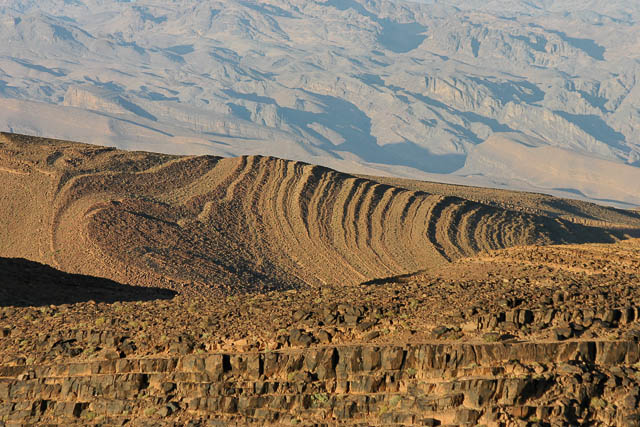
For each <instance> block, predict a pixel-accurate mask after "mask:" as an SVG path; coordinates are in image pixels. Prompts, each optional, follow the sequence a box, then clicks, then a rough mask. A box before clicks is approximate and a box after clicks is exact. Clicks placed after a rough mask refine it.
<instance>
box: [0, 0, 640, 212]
mask: <svg viewBox="0 0 640 427" xmlns="http://www.w3.org/2000/svg"><path fill="white" fill-rule="evenodd" d="M639 17H640V4H637V3H636V2H632V1H626V0H612V1H606V2H605V1H600V0H590V1H587V2H585V1H563V2H554V1H547V0H541V1H516V0H511V1H500V2H497V1H488V2H487V1H482V2H481V1H461V0H443V1H427V2H421V3H410V2H401V1H386V0H326V1H320V0H267V1H250V0H225V1H206V2H202V1H195V0H176V1H171V2H167V1H164V2H160V1H153V0H138V1H104V0H43V1H34V0H5V1H2V2H0V36H1V38H2V40H3V41H4V43H2V45H0V130H2V131H7V132H17V133H23V134H31V135H45V136H48V137H56V138H62V139H71V140H78V141H84V142H89V143H92V144H101V145H108V146H115V147H118V148H124V149H135V150H148V151H159V152H164V153H168V154H213V155H222V156H235V155H269V156H277V157H281V158H286V159H292V160H302V161H306V162H309V163H314V164H319V165H324V166H328V167H332V168H335V169H337V170H340V171H345V172H350V173H360V174H370V175H387V176H396V177H405V178H413V179H421V180H432V181H440V182H449V183H456V184H467V185H468V184H473V185H482V186H489V187H497V188H509V189H518V190H527V191H535V192H544V193H548V194H553V195H559V196H564V197H572V198H578V199H585V200H589V201H595V202H598V203H601V204H608V205H614V206H618V207H625V208H626V207H633V206H637V205H640V138H638V134H639V132H638V131H639V130H640V86H638V85H637V81H638V78H639V77H640V65H639V63H638V62H639V57H640V56H639V53H640V49H639V47H638V46H640V44H639V41H640V40H639V38H640V26H639V25H638V18H639Z"/></svg>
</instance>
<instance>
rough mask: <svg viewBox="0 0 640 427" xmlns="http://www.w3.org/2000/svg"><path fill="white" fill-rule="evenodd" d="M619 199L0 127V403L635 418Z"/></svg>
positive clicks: (423, 418)
mask: <svg viewBox="0 0 640 427" xmlns="http://www.w3.org/2000/svg"><path fill="white" fill-rule="evenodd" d="M639 238H640V213H639V212H638V211H631V210H621V209H614V208H608V207H603V206H599V205H594V204H590V203H586V202H580V201H574V200H568V199H559V198H554V197H551V196H546V195H542V194H533V193H518V192H511V191H503V190H492V189H483V188H472V187H462V186H453V185H444V184H435V183H428V182H418V181H410V180H402V179H393V178H383V177H372V176H355V175H349V174H345V173H340V172H336V171H334V170H331V169H327V168H323V167H319V166H313V165H309V164H305V163H300V162H294V161H287V160H281V159H276V158H271V157H261V156H249V157H239V158H219V157H211V156H202V157H188V156H169V155H162V154H154V153H143V152H125V151H120V150H116V149H113V148H106V147H98V146H91V145H85V144H79V143H73V142H66V141H57V140H50V139H42V138H34V137H27V136H22V135H15V134H1V135H0V425H7V426H8V425H24V424H38V425H41V424H59V425H70V424H77V425H193V426H195V425H265V424H268V425H363V426H367V425H469V426H471V425H481V424H484V425H494V426H499V425H505V426H511V425H514V426H521V425H522V426H547V425H553V426H556V425H557V426H560V425H602V426H606V425H620V426H622V425H625V426H637V425H640V411H638V404H639V402H640V344H639V340H640V239H639Z"/></svg>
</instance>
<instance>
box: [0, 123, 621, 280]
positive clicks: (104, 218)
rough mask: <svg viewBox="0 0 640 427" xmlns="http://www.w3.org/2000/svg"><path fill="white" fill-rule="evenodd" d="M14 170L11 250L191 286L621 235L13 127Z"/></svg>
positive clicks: (5, 151) (6, 247)
mask: <svg viewBox="0 0 640 427" xmlns="http://www.w3.org/2000/svg"><path fill="white" fill-rule="evenodd" d="M0 180H1V181H0V182H1V184H2V190H1V191H0V201H1V203H0V218H1V219H0V221H2V223H0V233H1V235H0V255H1V256H8V257H25V258H28V259H31V260H34V261H40V262H43V263H46V264H50V265H53V266H55V267H57V268H59V269H61V270H64V271H69V272H73V273H82V274H89V275H94V276H100V277H106V278H110V279H113V280H118V281H122V282H124V283H130V284H147V285H154V286H167V287H176V288H179V289H183V288H182V286H184V285H185V284H189V286H188V287H187V288H184V289H187V290H188V289H207V290H216V289H217V290H220V291H227V292H234V291H241V290H258V289H264V288H267V289H282V288H289V287H300V286H303V285H311V286H314V285H321V284H327V283H331V284H336V283H338V284H340V283H342V284H354V283H360V282H365V281H370V280H374V279H378V278H383V277H389V276H395V275H402V274H408V273H413V272H416V271H420V270H423V269H425V268H428V267H433V266H437V265H439V264H441V263H444V262H447V261H449V260H453V259H457V258H460V257H464V256H470V255H473V254H475V253H477V252H479V251H483V250H489V249H499V248H504V247H509V246H516V245H528V244H538V245H540V244H550V243H566V242H582V241H612V240H614V238H615V236H614V235H613V234H611V233H610V232H608V231H605V230H604V229H598V228H587V227H584V226H582V225H577V224H573V223H571V222H566V221H564V220H561V219H557V218H556V219H552V218H549V217H545V216H540V215H534V214H529V213H523V212H518V211H516V210H509V209H505V208H501V207H491V206H488V205H485V204H481V203H478V202H473V201H469V200H465V199H462V198H459V197H453V196H448V195H442V194H430V193H426V192H422V191H413V190H409V189H405V188H401V187H395V186H391V185H384V184H380V183H378V182H375V181H372V180H368V179H364V178H358V177H354V176H351V175H347V174H343V173H338V172H335V171H333V170H330V169H326V168H323V167H318V166H312V165H308V164H304V163H299V162H293V161H285V160H280V159H275V158H270V157H259V156H252V157H241V158H229V159H223V158H217V157H210V156H205V157H178V156H168V155H160V154H152V153H140V152H124V151H119V150H115V149H111V148H103V147H97V146H89V145H84V144H77V143H70V142H61V141H54V140H46V139H39V138H32V137H25V136H18V135H11V134H2V136H1V139H0ZM632 218H633V217H632ZM617 233H618V234H621V233H620V232H617Z"/></svg>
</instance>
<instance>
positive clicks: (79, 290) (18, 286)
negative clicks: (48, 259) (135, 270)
mask: <svg viewBox="0 0 640 427" xmlns="http://www.w3.org/2000/svg"><path fill="white" fill-rule="evenodd" d="M0 275H1V276H2V282H1V283H2V286H0V307H6V306H14V307H26V306H42V305H51V304H54V305H60V304H74V303H79V302H89V301H94V302H96V303H104V302H106V303H112V302H116V301H150V300H156V299H170V298H171V297H173V296H174V295H175V292H173V291H170V290H167V289H157V288H144V287H141V286H129V285H123V284H120V283H116V282H114V281H112V280H108V279H102V278H99V277H91V276H83V275H78V274H69V273H64V272H62V271H59V270H56V269H55V268H51V267H49V266H48V265H43V264H40V263H38V262H33V261H28V260H26V259H20V258H0Z"/></svg>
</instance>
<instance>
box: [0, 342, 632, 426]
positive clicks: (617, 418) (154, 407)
mask: <svg viewBox="0 0 640 427" xmlns="http://www.w3.org/2000/svg"><path fill="white" fill-rule="evenodd" d="M639 362H640V345H639V344H638V343H637V342H624V341H617V342H603V341H580V342H578V341H572V342H562V343H559V342H547V343H524V342H523V343H508V344H503V343H495V344H455V343H454V344H417V345H409V346H407V345H405V346H369V345H357V346H340V347H322V348H312V349H303V350H289V351H274V352H262V353H233V354H228V353H227V354H224V353H223V354H221V353H215V354H193V355H187V356H175V357H169V356H163V357H156V358H144V359H137V358H125V359H112V360H95V361H91V362H83V363H64V364H54V365H48V366H2V367H0V377H1V378H0V402H1V404H0V420H3V421H5V422H7V423H8V424H12V423H60V424H65V425H71V424H85V425H90V424H91V425H93V424H100V425H104V424H117V425H120V424H123V423H126V422H128V421H131V422H132V425H149V424H159V425H165V424H174V423H175V424H186V423H187V422H190V423H191V424H190V425H201V424H202V425H233V424H235V423H238V424H242V425H272V424H274V425H296V424H299V423H300V422H303V423H304V424H305V425H311V424H315V425H336V424H348V425H353V424H360V425H441V424H448V425H465V426H471V425H477V424H486V425H495V426H497V425H567V424H576V423H579V424H583V423H589V424H590V425H629V426H632V425H637V423H638V421H639V420H640V411H639V410H638V407H637V402H638V398H639V397H640V388H639V387H638V385H639V381H640V370H638V363H639ZM537 422H538V423H539V422H542V423H541V424H536V423H537Z"/></svg>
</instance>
